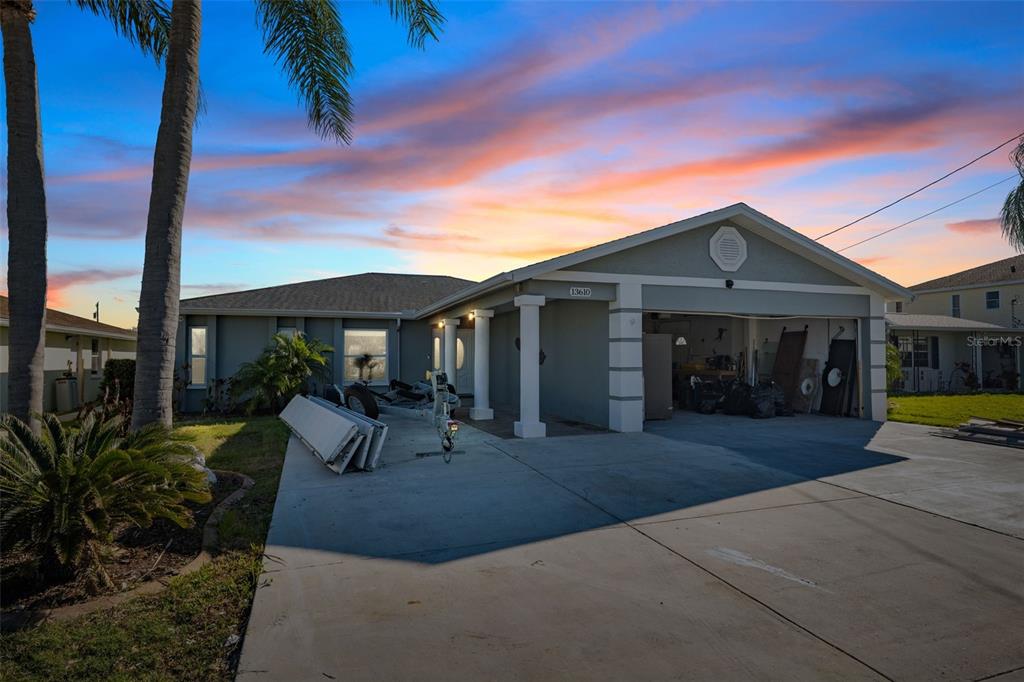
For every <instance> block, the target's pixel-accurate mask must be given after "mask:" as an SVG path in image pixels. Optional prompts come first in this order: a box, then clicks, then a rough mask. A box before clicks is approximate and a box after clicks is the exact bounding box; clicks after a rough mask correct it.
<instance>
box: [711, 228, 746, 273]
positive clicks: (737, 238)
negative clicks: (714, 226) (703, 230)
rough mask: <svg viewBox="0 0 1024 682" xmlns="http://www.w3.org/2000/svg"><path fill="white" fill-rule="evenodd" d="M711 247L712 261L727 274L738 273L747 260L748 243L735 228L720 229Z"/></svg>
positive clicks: (713, 237) (712, 238)
mask: <svg viewBox="0 0 1024 682" xmlns="http://www.w3.org/2000/svg"><path fill="white" fill-rule="evenodd" d="M709 246H710V249H711V260H713V261H715V265H717V266H718V267H719V268H721V269H722V270H724V271H725V272H736V271H737V270H739V269H740V266H741V265H743V262H744V261H746V260H747V241H746V240H745V239H744V238H743V236H742V235H741V234H740V232H739V230H737V229H736V228H735V227H729V226H728V225H725V226H722V227H720V228H718V231H717V232H715V234H714V236H712V237H711V243H710V245H709Z"/></svg>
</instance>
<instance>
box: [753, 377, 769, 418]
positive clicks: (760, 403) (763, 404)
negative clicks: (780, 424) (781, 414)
mask: <svg viewBox="0 0 1024 682" xmlns="http://www.w3.org/2000/svg"><path fill="white" fill-rule="evenodd" d="M772 388H773V387H772V386H771V385H765V384H759V385H758V386H757V388H755V389H753V390H752V391H751V393H750V416H751V417H753V418H754V419H767V418H769V417H774V416H775V392H774V391H773V390H772Z"/></svg>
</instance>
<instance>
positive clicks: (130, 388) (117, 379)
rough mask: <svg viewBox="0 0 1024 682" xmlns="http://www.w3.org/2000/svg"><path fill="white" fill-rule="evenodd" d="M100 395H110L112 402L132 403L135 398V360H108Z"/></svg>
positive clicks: (104, 369) (101, 382) (104, 368)
mask: <svg viewBox="0 0 1024 682" xmlns="http://www.w3.org/2000/svg"><path fill="white" fill-rule="evenodd" d="M100 395H108V396H110V398H111V399H112V400H127V401H131V400H132V398H133V397H134V396H135V360H131V359H127V358H124V359H115V360H107V364H106V365H104V366H103V380H102V381H100Z"/></svg>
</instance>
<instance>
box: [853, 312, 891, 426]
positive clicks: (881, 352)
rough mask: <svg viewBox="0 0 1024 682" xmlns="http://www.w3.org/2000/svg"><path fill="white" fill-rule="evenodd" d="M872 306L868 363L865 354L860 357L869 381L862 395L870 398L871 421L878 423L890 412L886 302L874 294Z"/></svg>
mask: <svg viewBox="0 0 1024 682" xmlns="http://www.w3.org/2000/svg"><path fill="white" fill-rule="evenodd" d="M870 305H871V309H870V312H871V317H870V318H869V319H868V320H866V322H867V324H868V329H867V332H868V333H867V335H866V336H867V342H868V345H869V348H868V352H867V356H868V362H867V363H864V362H863V354H862V355H860V356H859V357H860V358H861V359H862V363H861V367H864V364H867V366H868V370H867V372H866V374H867V376H868V379H869V380H868V381H867V382H861V386H863V387H864V388H863V389H861V391H862V392H861V395H867V396H870V402H869V403H868V405H870V408H871V419H872V420H873V421H876V422H884V421H885V420H886V419H888V412H889V395H888V392H887V387H886V380H885V344H886V338H885V301H884V300H882V297H881V296H878V295H877V294H872V295H871V304H870ZM861 324H863V322H861ZM859 332H860V330H858V334H857V338H858V339H860V338H863V336H862V334H861V333H859ZM861 371H862V372H863V371H864V370H863V369H862V370H861ZM862 416H864V417H866V416H867V415H866V414H863V413H862Z"/></svg>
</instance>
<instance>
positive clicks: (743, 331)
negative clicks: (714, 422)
mask: <svg viewBox="0 0 1024 682" xmlns="http://www.w3.org/2000/svg"><path fill="white" fill-rule="evenodd" d="M857 324H858V321H857V320H855V319H835V318H819V317H767V316H756V317H755V316H745V315H722V314H719V315H714V314H703V313H702V314H682V313H670V312H656V311H647V312H645V313H644V315H643V332H644V334H643V373H644V411H645V414H644V418H645V419H647V420H651V419H654V420H657V419H670V418H671V417H672V415H673V413H674V412H675V411H676V410H695V411H701V412H713V411H718V410H721V409H722V408H723V404H724V402H723V400H721V399H718V400H717V401H716V405H715V406H714V409H712V407H711V405H710V404H709V401H711V400H714V399H716V398H721V397H722V396H723V395H725V394H727V393H728V392H729V391H730V390H731V388H732V386H733V384H734V383H735V382H742V383H745V384H747V385H749V386H750V387H758V386H761V387H768V386H771V385H775V386H777V387H778V388H779V390H780V391H781V394H782V396H783V397H784V399H785V408H784V409H783V408H781V407H780V409H779V414H789V413H790V412H792V413H795V414H806V413H822V414H829V415H834V416H854V417H856V416H860V414H861V405H862V404H863V397H862V396H861V390H862V388H861V387H862V382H861V381H860V374H861V367H860V364H861V363H860V357H861V356H860V349H859V347H858V340H857V339H858V329H857ZM762 416H768V415H762Z"/></svg>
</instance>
